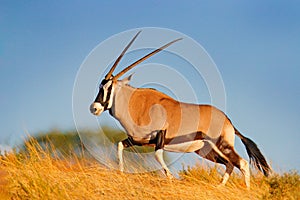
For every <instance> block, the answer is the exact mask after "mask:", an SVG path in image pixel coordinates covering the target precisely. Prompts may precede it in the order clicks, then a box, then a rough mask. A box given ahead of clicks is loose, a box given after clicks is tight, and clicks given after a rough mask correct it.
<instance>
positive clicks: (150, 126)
mask: <svg viewBox="0 0 300 200" xmlns="http://www.w3.org/2000/svg"><path fill="white" fill-rule="evenodd" d="M140 32H141V31H139V32H138V33H137V34H136V35H135V36H134V37H133V39H132V40H131V41H130V42H129V44H128V45H127V46H126V47H125V49H124V50H123V51H122V53H121V54H120V56H119V57H118V58H117V59H116V61H115V62H114V64H113V66H112V67H111V69H110V70H109V72H108V73H107V74H106V76H105V78H104V79H103V80H102V81H101V84H100V87H99V92H98V95H97V96H96V98H95V100H94V102H93V103H92V104H91V106H90V111H91V113H92V114H94V115H100V114H101V113H102V112H104V111H106V110H108V111H109V113H110V115H112V116H113V117H114V118H115V119H117V120H118V121H119V122H120V124H121V125H122V126H123V127H124V129H125V130H126V133H127V135H128V138H127V139H125V140H123V141H120V142H119V143H118V159H119V167H120V170H121V171H123V170H124V166H123V149H124V148H126V147H130V146H133V145H152V146H154V147H155V158H156V160H157V161H158V162H159V163H160V164H161V166H162V168H163V169H164V172H165V174H166V176H167V177H170V178H172V174H171V172H170V170H169V169H168V167H167V165H166V164H165V162H164V159H163V151H169V152H195V153H197V154H198V155H200V156H202V157H204V158H206V159H208V160H211V161H213V162H217V163H221V164H224V165H225V167H226V171H225V174H224V175H223V178H222V181H221V185H225V184H226V182H227V180H228V178H229V176H230V174H231V173H232V171H233V168H234V167H237V168H238V169H239V170H240V171H241V172H242V174H243V175H244V177H245V184H246V187H247V188H250V169H249V164H248V162H247V161H246V160H245V159H243V158H242V157H240V156H239V155H238V154H237V153H236V151H235V149H234V138H235V135H237V136H238V137H239V138H240V139H241V140H242V143H243V144H244V145H245V147H246V150H247V153H248V155H249V158H250V163H253V164H254V166H256V167H257V168H258V169H259V170H260V171H262V172H263V173H264V175H265V176H268V175H269V174H270V173H271V171H272V170H271V168H270V166H269V165H268V163H267V161H266V159H265V158H264V156H263V155H262V153H261V152H260V150H259V149H258V147H257V145H256V144H255V143H254V142H253V141H252V140H251V139H249V138H247V137H245V136H243V135H242V134H241V133H240V132H239V131H238V130H237V129H236V128H235V127H234V126H233V125H232V123H231V121H230V119H229V118H228V117H227V116H226V115H225V114H224V113H223V112H222V111H220V110H219V109H217V108H215V107H214V106H211V105H197V104H191V103H183V102H179V101H176V100H175V99H173V98H171V97H169V96H168V95H166V94H164V93H162V92H159V91H157V90H155V89H150V88H134V87H132V86H130V85H129V84H128V83H129V81H130V79H131V75H130V76H129V77H127V78H125V79H123V80H118V79H119V78H120V77H121V76H122V75H123V74H125V73H126V72H127V71H129V70H130V69H132V68H133V67H135V66H137V65H138V64H140V63H141V62H143V61H144V60H146V59H148V58H149V57H151V56H153V55H154V54H156V53H158V52H160V51H162V50H163V49H165V48H167V47H168V46H170V45H171V44H173V43H175V42H177V41H179V40H181V38H179V39H176V40H173V41H171V42H169V43H168V44H166V45H164V46H162V47H160V48H158V49H156V50H154V51H152V52H151V53H149V54H147V55H145V56H144V57H142V58H140V59H139V60H137V61H135V62H134V63H132V64H131V65H129V66H128V67H126V68H125V69H123V70H122V71H121V72H119V73H118V74H117V75H115V76H114V75H113V71H114V70H115V68H116V66H117V65H118V63H119V62H120V60H121V59H122V57H123V56H124V54H125V53H126V51H127V50H128V48H129V47H130V46H131V45H132V43H133V42H134V40H135V39H136V38H137V36H138V35H139V34H140Z"/></svg>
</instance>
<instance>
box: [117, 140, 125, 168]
mask: <svg viewBox="0 0 300 200" xmlns="http://www.w3.org/2000/svg"><path fill="white" fill-rule="evenodd" d="M123 150H124V145H123V141H121V142H119V143H118V160H119V170H120V171H121V172H123V171H124V163H123Z"/></svg>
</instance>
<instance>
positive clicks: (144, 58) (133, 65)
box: [113, 38, 182, 80]
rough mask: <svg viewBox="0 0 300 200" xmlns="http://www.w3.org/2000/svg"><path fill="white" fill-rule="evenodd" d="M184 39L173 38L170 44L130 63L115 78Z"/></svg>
mask: <svg viewBox="0 0 300 200" xmlns="http://www.w3.org/2000/svg"><path fill="white" fill-rule="evenodd" d="M179 40H182V38H178V39H176V40H173V41H172V42H169V43H168V44H165V45H164V46H162V47H160V48H158V49H156V50H154V51H152V52H151V53H149V54H147V55H145V56H144V57H142V58H141V59H139V60H137V61H135V62H134V63H132V64H131V65H129V66H128V67H126V68H125V69H123V70H122V71H121V72H120V73H118V74H117V75H116V76H115V77H114V78H113V79H114V80H117V79H118V78H120V77H121V76H122V75H123V74H125V73H126V72H127V71H129V70H131V69H132V68H133V67H135V66H137V65H138V64H140V63H141V62H143V61H145V60H146V59H148V58H150V57H151V56H153V55H154V54H156V53H158V52H160V51H161V50H163V49H165V48H167V47H168V46H170V45H171V44H173V43H175V42H177V41H179Z"/></svg>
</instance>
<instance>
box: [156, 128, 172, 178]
mask: <svg viewBox="0 0 300 200" xmlns="http://www.w3.org/2000/svg"><path fill="white" fill-rule="evenodd" d="M165 136H166V130H161V131H159V132H158V133H157V136H156V138H155V143H156V145H155V158H156V160H157V161H158V162H159V163H160V164H161V166H162V168H163V169H164V171H165V174H166V176H167V177H168V178H170V179H171V178H173V175H172V173H171V172H170V170H169V168H168V167H167V165H166V163H165V161H164V158H163V153H164V151H163V147H164V144H165Z"/></svg>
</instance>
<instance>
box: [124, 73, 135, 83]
mask: <svg viewBox="0 0 300 200" xmlns="http://www.w3.org/2000/svg"><path fill="white" fill-rule="evenodd" d="M132 76H133V73H132V74H130V75H129V76H128V77H126V78H124V79H123V80H122V83H123V84H128V83H129V82H130V80H131V78H132Z"/></svg>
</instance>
